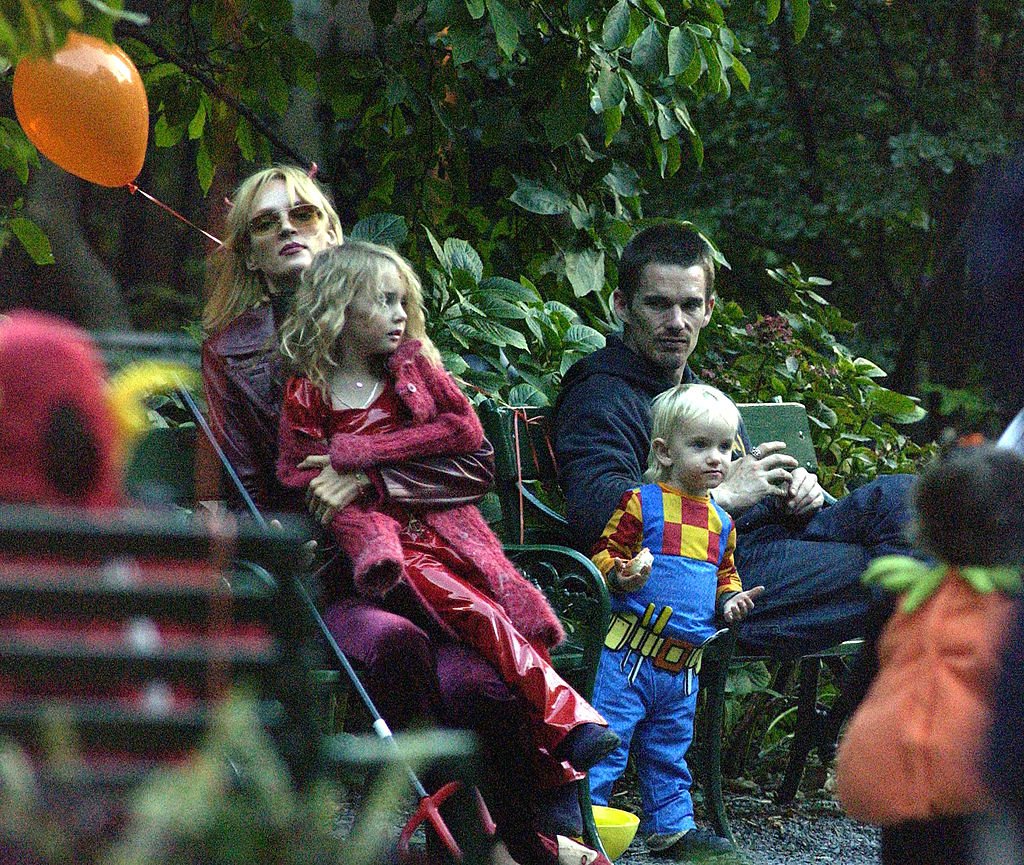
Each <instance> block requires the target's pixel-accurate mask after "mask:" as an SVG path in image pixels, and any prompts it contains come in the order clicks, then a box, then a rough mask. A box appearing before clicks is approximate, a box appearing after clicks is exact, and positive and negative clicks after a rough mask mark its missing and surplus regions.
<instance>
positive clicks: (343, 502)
mask: <svg viewBox="0 0 1024 865" xmlns="http://www.w3.org/2000/svg"><path fill="white" fill-rule="evenodd" d="M316 468H318V469H320V474H318V475H317V476H316V477H315V478H313V480H311V481H310V482H309V487H307V489H306V508H307V509H308V510H309V512H310V513H311V514H312V515H313V517H314V518H315V519H317V520H319V521H320V522H321V523H322V524H323V525H327V524H328V523H329V522H330V521H331V519H332V518H333V517H334V515H335V514H336V513H337V512H338V511H340V510H341V509H342V508H345V507H348V506H349V505H350V504H352V502H354V501H355V500H356V499H357V498H359V495H360V493H362V491H363V489H364V488H365V487H367V486H369V485H370V479H369V478H368V477H367V476H366V473H365V472H346V473H345V474H338V472H336V471H335V470H334V469H333V468H332V467H331V458H330V457H329V456H327V455H326V454H324V455H322V456H321V455H317V456H308V457H306V458H305V459H304V460H303V461H302V462H301V463H299V469H300V470H301V469H316Z"/></svg>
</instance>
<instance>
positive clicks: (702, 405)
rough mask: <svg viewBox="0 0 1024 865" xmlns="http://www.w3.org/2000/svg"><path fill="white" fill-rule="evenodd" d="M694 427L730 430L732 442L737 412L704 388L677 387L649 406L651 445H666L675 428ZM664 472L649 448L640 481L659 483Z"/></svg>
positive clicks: (716, 393)
mask: <svg viewBox="0 0 1024 865" xmlns="http://www.w3.org/2000/svg"><path fill="white" fill-rule="evenodd" d="M694 424H715V425H721V426H723V427H727V428H729V429H731V430H732V436H733V437H734V438H735V436H736V432H737V430H739V427H740V410H739V409H738V408H736V403H734V402H733V401H732V400H731V399H729V397H727V396H726V395H725V394H724V393H722V392H721V391H720V390H718V389H717V388H713V387H711V386H710V385H706V384H677V385H676V386H675V387H673V388H670V389H669V390H667V391H664V392H663V393H661V394H659V395H658V396H657V397H655V399H654V402H653V403H652V404H651V441H652V442H653V441H654V439H664V440H665V441H668V440H669V438H670V437H671V435H672V433H673V432H675V431H676V430H677V429H678V428H679V427H681V426H685V427H689V426H692V425H694ZM667 472H668V468H667V467H666V466H663V465H662V464H661V463H660V462H659V461H658V457H657V455H656V454H655V452H654V446H653V444H652V446H651V450H650V453H649V454H648V457H647V471H646V472H644V480H645V481H647V482H654V481H660V480H663V479H664V477H665V475H666V474H667Z"/></svg>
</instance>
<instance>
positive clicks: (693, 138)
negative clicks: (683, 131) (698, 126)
mask: <svg viewBox="0 0 1024 865" xmlns="http://www.w3.org/2000/svg"><path fill="white" fill-rule="evenodd" d="M690 149H691V150H692V151H693V159H694V161H695V162H696V163H697V167H698V168H700V167H701V166H702V165H703V164H704V139H702V138H701V137H700V134H699V133H697V132H694V133H691V135H690Z"/></svg>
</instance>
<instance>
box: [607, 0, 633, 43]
mask: <svg viewBox="0 0 1024 865" xmlns="http://www.w3.org/2000/svg"><path fill="white" fill-rule="evenodd" d="M628 35H629V3H627V2H626V0H619V2H618V3H616V4H615V5H614V6H612V8H611V10H610V11H609V12H608V17H606V18H605V19H604V25H603V26H602V28H601V44H602V45H603V46H604V47H605V49H606V50H608V51H614V50H615V49H616V48H619V47H621V46H622V43H623V42H625V41H626V37H627V36H628Z"/></svg>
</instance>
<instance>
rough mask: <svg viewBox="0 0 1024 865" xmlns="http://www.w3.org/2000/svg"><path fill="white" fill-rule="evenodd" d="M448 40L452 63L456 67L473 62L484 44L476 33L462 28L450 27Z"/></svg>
mask: <svg viewBox="0 0 1024 865" xmlns="http://www.w3.org/2000/svg"><path fill="white" fill-rule="evenodd" d="M448 39H449V41H450V42H451V46H452V63H454V64H455V65H456V66H461V65H462V64H463V63H470V62H471V61H473V60H475V59H476V56H477V55H478V54H479V53H480V49H481V48H482V47H483V44H484V40H483V39H482V38H481V36H480V34H479V33H478V32H477V31H475V30H473V31H470V30H466V29H465V28H463V27H452V28H451V29H450V30H449V31H448Z"/></svg>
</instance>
